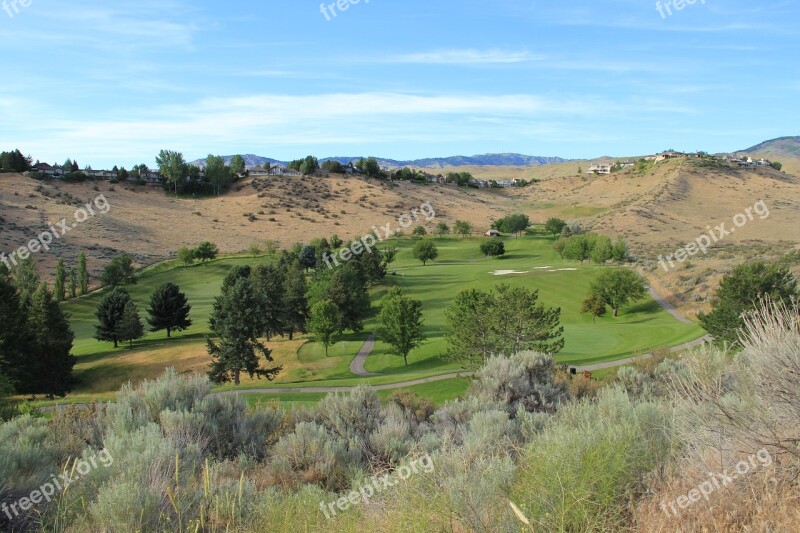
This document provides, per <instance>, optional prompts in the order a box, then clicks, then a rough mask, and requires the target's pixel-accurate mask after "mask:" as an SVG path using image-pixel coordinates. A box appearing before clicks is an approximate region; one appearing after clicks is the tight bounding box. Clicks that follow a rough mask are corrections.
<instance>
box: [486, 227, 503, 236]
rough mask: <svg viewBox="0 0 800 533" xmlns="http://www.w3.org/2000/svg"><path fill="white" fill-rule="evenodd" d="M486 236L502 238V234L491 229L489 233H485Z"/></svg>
mask: <svg viewBox="0 0 800 533" xmlns="http://www.w3.org/2000/svg"><path fill="white" fill-rule="evenodd" d="M484 235H486V236H487V237H500V236H502V233H500V232H499V231H497V230H496V229H490V230H489V231H487V232H486V233H484Z"/></svg>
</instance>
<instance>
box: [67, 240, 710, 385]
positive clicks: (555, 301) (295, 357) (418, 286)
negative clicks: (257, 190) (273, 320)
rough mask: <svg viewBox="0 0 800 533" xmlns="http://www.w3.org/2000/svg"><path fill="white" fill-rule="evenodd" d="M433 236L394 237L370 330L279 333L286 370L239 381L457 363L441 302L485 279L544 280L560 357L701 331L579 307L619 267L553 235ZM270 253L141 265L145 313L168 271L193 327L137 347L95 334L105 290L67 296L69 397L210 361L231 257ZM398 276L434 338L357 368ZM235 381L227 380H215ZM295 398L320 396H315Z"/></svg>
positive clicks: (649, 312)
mask: <svg viewBox="0 0 800 533" xmlns="http://www.w3.org/2000/svg"><path fill="white" fill-rule="evenodd" d="M434 241H435V243H436V245H437V247H438V248H439V258H438V259H437V261H435V262H433V263H428V265H427V266H423V265H422V264H421V263H420V262H418V261H416V260H414V259H413V257H412V254H411V249H412V248H413V245H414V243H415V241H414V240H412V239H401V240H397V241H392V244H393V245H396V246H397V247H398V254H397V260H396V262H395V263H393V264H392V265H391V266H390V275H389V276H387V279H386V283H385V284H383V285H381V286H378V287H375V288H374V289H373V290H372V299H373V313H372V315H371V316H370V317H369V318H368V319H367V320H366V321H365V329H364V331H362V332H360V333H349V334H347V335H345V336H344V337H343V338H342V340H341V342H339V343H337V344H336V345H334V346H332V347H331V349H330V353H329V357H327V358H326V357H325V355H324V350H323V349H322V347H321V346H320V345H319V344H317V343H315V342H311V341H312V340H313V339H309V338H307V337H303V336H300V337H296V338H295V339H294V340H292V341H289V340H287V339H283V338H276V339H272V340H271V341H270V342H268V343H267V345H268V346H269V348H270V349H272V355H273V357H274V359H275V362H276V364H280V365H282V366H283V371H282V372H281V374H280V375H279V376H278V379H276V380H275V381H274V382H266V381H263V380H261V381H259V380H251V379H249V378H247V377H245V379H244V380H243V383H242V388H264V389H265V390H268V389H269V388H275V387H288V388H297V387H307V386H309V385H310V384H313V386H353V385H357V384H359V383H363V382H366V383H370V384H373V385H380V384H392V383H399V382H404V381H407V380H413V379H419V378H424V377H429V376H434V375H440V374H445V373H450V372H457V371H458V370H459V369H458V368H457V367H456V366H454V365H452V364H449V363H447V362H445V361H443V360H442V358H441V355H442V354H443V353H445V351H446V348H447V343H446V340H445V337H444V333H445V331H444V327H445V316H444V311H445V309H447V307H448V306H449V305H450V304H451V303H452V301H453V298H454V296H455V294H456V293H457V292H458V291H460V290H462V289H466V288H472V287H474V288H482V289H487V288H490V287H492V286H494V285H497V284H499V283H508V284H511V285H523V286H526V287H530V288H534V289H538V290H539V291H540V298H541V301H542V302H544V303H545V304H547V305H550V306H559V307H561V311H562V324H563V325H564V328H565V334H564V336H565V340H566V346H565V348H564V350H563V351H562V352H561V353H560V354H558V355H557V357H556V359H557V361H558V362H559V363H564V364H579V365H580V364H589V363H596V362H602V361H611V360H615V359H621V358H624V357H628V356H631V355H635V354H637V353H642V352H645V351H647V350H649V349H652V348H655V347H661V346H672V345H676V344H680V343H682V342H686V341H690V340H692V339H695V338H697V337H699V336H700V335H701V334H702V331H701V329H700V327H699V326H697V325H695V324H683V323H680V322H678V321H677V320H675V319H674V318H672V317H671V316H670V315H669V314H667V313H665V312H664V311H662V310H661V309H660V308H659V306H658V305H657V304H656V302H654V301H653V300H651V299H649V298H648V299H647V300H643V301H641V302H639V303H636V304H634V305H631V306H628V307H627V308H624V309H623V310H622V313H621V315H620V316H619V317H618V318H613V317H610V316H609V317H604V318H601V319H598V320H596V321H595V322H593V321H592V319H591V317H590V316H587V315H582V314H580V313H579V312H578V309H579V305H580V302H581V300H582V299H583V298H584V296H585V295H586V293H587V292H588V290H589V284H590V283H591V281H592V280H593V279H595V277H596V276H597V275H598V274H599V273H600V272H601V271H602V270H603V269H607V268H616V267H611V266H596V265H590V264H578V263H575V262H568V261H564V260H562V259H561V258H560V257H559V256H558V255H557V254H556V253H555V251H554V250H553V249H552V242H553V241H552V238H550V237H545V236H531V237H524V238H519V239H513V238H509V239H506V250H507V254H506V256H505V257H503V258H500V259H487V258H485V257H483V256H482V255H481V254H480V252H479V251H478V243H479V239H473V238H467V239H462V238H458V237H449V238H435V239H434ZM272 260H273V259H271V258H268V257H259V258H255V259H254V258H253V257H251V256H244V255H239V256H232V257H225V258H221V259H219V260H216V261H213V262H209V263H206V264H202V265H195V266H191V267H188V268H185V267H181V266H177V265H176V264H175V263H174V262H172V263H171V264H169V265H164V266H155V267H153V268H151V269H147V270H146V271H144V272H142V274H141V275H140V279H139V283H138V284H137V285H134V286H131V287H130V288H129V290H130V292H131V296H132V298H133V299H134V301H135V302H136V304H137V306H138V307H139V310H140V314H141V315H142V316H143V317H144V316H146V311H145V309H146V307H147V304H148V302H149V298H150V295H151V294H152V292H153V291H154V290H155V288H156V287H157V286H159V285H161V284H162V283H165V282H167V281H171V282H173V283H175V284H177V285H178V286H179V287H180V288H181V290H182V291H184V292H185V293H186V295H187V298H188V299H189V302H190V304H191V305H192V313H191V318H192V320H193V322H194V323H193V325H192V327H191V328H190V329H189V330H187V331H184V332H177V333H174V334H173V337H172V338H171V339H167V338H166V334H165V333H164V332H158V333H149V334H148V335H147V337H146V338H145V339H143V340H141V341H138V342H136V343H134V349H133V350H128V349H127V348H125V347H122V346H121V347H120V348H118V349H114V348H113V346H112V345H111V344H110V343H106V342H103V343H101V342H98V341H96V340H94V339H93V334H94V324H95V322H96V319H95V317H94V312H95V309H96V307H97V304H98V303H99V301H100V299H101V298H102V297H103V295H104V292H102V291H101V292H97V293H93V294H91V295H87V296H85V297H82V298H78V299H75V300H71V301H68V302H66V303H65V304H63V305H64V310H65V311H66V312H67V313H68V314H69V315H70V322H71V325H72V328H73V330H74V331H75V335H76V340H75V347H74V349H73V353H74V354H75V355H76V356H77V357H78V363H77V365H76V369H75V370H76V372H75V374H76V377H77V378H78V379H79V380H80V385H79V387H78V389H77V390H76V391H75V395H74V396H71V397H70V400H72V399H74V398H81V399H84V400H86V399H93V398H108V397H109V395H110V393H112V392H113V391H116V390H117V389H118V388H119V387H120V386H121V385H122V384H124V383H125V382H127V381H128V380H132V381H134V382H136V381H139V380H142V379H146V378H154V377H156V376H158V375H159V374H160V373H161V372H163V370H164V369H165V368H167V367H169V366H174V367H176V368H177V369H178V370H179V371H181V372H192V371H200V372H203V371H205V370H206V368H207V365H208V363H209V357H208V354H207V353H206V350H205V336H206V335H208V334H209V333H210V331H209V328H208V317H209V314H210V312H211V308H212V303H213V300H214V298H215V297H216V296H217V294H218V292H219V289H220V286H221V283H222V279H223V277H224V276H225V274H226V273H227V271H228V270H229V269H230V268H231V267H233V266H234V265H245V264H249V265H255V264H262V263H266V262H270V261H272ZM543 267H551V268H543ZM559 269H570V270H559ZM573 269H574V270H573ZM495 270H514V271H522V272H526V273H525V274H515V275H508V276H494V275H492V274H491V273H492V272H494V271H495ZM550 270H555V271H553V272H551V271H550ZM392 271H393V272H392ZM392 285H399V286H401V287H402V288H403V289H404V290H405V291H406V293H407V294H409V295H411V296H413V297H415V298H419V299H421V300H422V302H423V318H424V321H425V334H426V336H427V340H426V341H425V343H424V344H423V345H422V346H421V347H420V348H418V349H417V350H415V351H413V352H412V353H411V355H410V356H409V365H408V366H405V365H404V364H403V359H402V358H401V357H398V356H396V355H393V354H391V353H390V349H389V346H387V345H386V344H385V343H383V342H381V341H380V340H378V341H377V342H376V345H375V349H374V351H373V352H372V354H371V355H370V357H369V358H368V359H367V363H366V369H367V370H368V371H370V372H375V373H380V374H382V375H381V376H377V377H370V378H359V377H357V376H354V375H352V374H351V373H350V371H349V365H350V362H351V361H352V359H353V357H355V355H356V353H357V352H358V350H359V348H360V347H361V344H362V343H363V341H364V339H365V338H366V337H367V335H368V333H369V332H371V331H376V330H377V328H378V323H377V318H376V314H377V305H376V302H377V301H378V300H379V299H380V297H381V296H382V295H383V294H384V293H385V292H386V291H388V290H389V288H390V287H391V286H392ZM426 385H427V386H426V387H425V388H424V389H423V390H427V391H428V395H432V396H437V395H438V396H437V397H444V396H446V395H450V394H454V393H455V391H453V390H449V389H448V386H447V384H446V383H445V382H444V381H440V382H436V383H432V384H426ZM232 388H233V387H232V386H222V387H218V390H229V389H232ZM439 391H444V392H443V393H440V392H439ZM442 395H444V396H442ZM297 401H315V398H310V399H309V398H308V397H306V400H297Z"/></svg>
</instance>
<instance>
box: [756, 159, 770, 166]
mask: <svg viewBox="0 0 800 533" xmlns="http://www.w3.org/2000/svg"><path fill="white" fill-rule="evenodd" d="M756 166H757V167H769V166H772V163H771V162H770V161H768V160H766V159H763V158H762V159H759V160H758V161H756Z"/></svg>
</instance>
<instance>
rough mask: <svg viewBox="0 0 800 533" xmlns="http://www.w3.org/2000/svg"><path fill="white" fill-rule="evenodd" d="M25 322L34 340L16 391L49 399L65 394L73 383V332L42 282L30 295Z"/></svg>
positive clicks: (74, 359) (74, 358)
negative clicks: (25, 376)
mask: <svg viewBox="0 0 800 533" xmlns="http://www.w3.org/2000/svg"><path fill="white" fill-rule="evenodd" d="M28 325H29V328H30V331H31V333H32V339H33V343H32V344H31V347H30V352H29V356H28V357H29V360H30V362H29V365H28V366H29V369H30V375H29V379H28V380H27V382H26V383H23V384H20V386H18V387H17V390H18V391H19V392H21V393H30V394H34V393H44V394H47V396H48V397H49V398H50V399H52V398H54V397H55V396H60V397H63V396H66V394H67V393H68V392H70V391H71V390H72V388H73V386H74V384H75V382H74V379H73V377H72V369H73V367H74V366H75V362H76V361H77V357H75V356H74V355H72V354H71V353H70V352H71V351H72V341H73V340H74V339H75V334H74V333H73V332H72V329H70V327H69V322H67V318H66V316H64V313H63V312H62V311H61V306H59V305H58V302H56V300H55V299H54V297H53V294H51V293H50V291H49V290H48V289H47V286H46V285H45V284H44V283H42V284H41V285H39V288H38V289H37V290H36V292H35V293H34V294H33V297H32V298H31V303H30V309H29V311H28Z"/></svg>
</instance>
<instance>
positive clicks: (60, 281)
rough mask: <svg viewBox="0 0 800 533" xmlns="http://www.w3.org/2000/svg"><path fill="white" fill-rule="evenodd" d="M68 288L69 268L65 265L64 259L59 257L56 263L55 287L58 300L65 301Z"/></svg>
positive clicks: (54, 290)
mask: <svg viewBox="0 0 800 533" xmlns="http://www.w3.org/2000/svg"><path fill="white" fill-rule="evenodd" d="M66 290H67V269H66V268H65V267H64V259H62V258H59V259H58V264H57V265H56V280H55V285H54V288H53V293H54V294H55V297H56V301H58V302H63V301H64V297H65V295H66Z"/></svg>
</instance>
